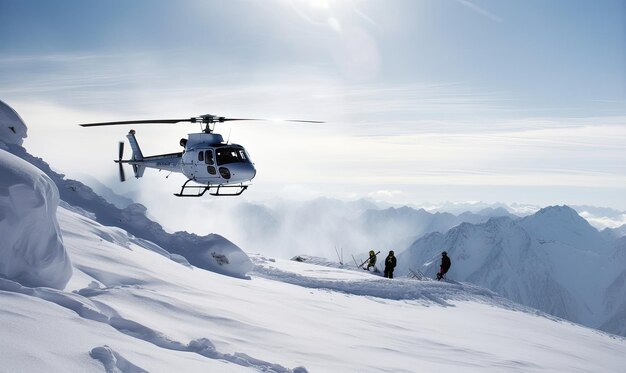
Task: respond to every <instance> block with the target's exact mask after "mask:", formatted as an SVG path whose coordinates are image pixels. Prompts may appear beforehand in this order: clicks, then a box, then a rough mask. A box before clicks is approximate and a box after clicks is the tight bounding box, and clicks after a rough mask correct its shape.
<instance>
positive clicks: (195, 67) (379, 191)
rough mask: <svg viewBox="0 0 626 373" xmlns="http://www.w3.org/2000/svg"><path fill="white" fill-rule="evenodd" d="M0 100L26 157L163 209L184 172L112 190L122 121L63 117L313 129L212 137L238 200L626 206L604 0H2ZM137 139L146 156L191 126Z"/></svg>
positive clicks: (625, 67)
mask: <svg viewBox="0 0 626 373" xmlns="http://www.w3.org/2000/svg"><path fill="white" fill-rule="evenodd" d="M0 98H1V99H2V100H3V101H4V102H6V103H7V104H9V105H11V106H12V107H13V108H14V109H15V110H17V111H18V112H19V113H20V115H21V116H22V118H23V119H24V120H25V122H26V123H27V125H28V127H29V134H28V139H26V141H25V143H24V145H25V147H26V148H27V149H28V150H29V151H30V152H31V153H33V154H35V155H37V156H41V157H43V158H44V159H46V160H47V161H48V162H49V163H51V164H52V165H53V166H54V167H55V168H56V169H58V170H59V171H61V172H63V173H65V174H66V175H68V177H79V175H85V174H87V175H90V176H93V177H96V178H98V179H99V180H100V181H102V182H104V183H105V184H107V185H109V186H110V187H111V188H113V189H114V190H116V191H119V192H124V193H133V194H134V195H136V196H138V199H139V200H140V202H142V203H144V204H146V205H147V206H148V207H149V208H150V205H151V204H158V203H159V202H160V201H163V200H164V199H167V201H168V203H172V204H175V203H178V202H172V201H173V200H175V197H173V196H172V193H173V192H175V191H177V190H178V189H179V187H180V185H181V184H182V183H183V182H184V181H185V179H184V176H182V175H176V174H174V175H172V176H171V177H167V178H166V176H169V175H167V174H166V173H163V172H161V173H159V172H156V171H154V170H148V171H147V172H146V176H145V177H144V178H143V179H140V180H131V181H128V182H126V183H125V184H123V185H122V184H120V183H119V182H118V181H117V168H116V167H115V165H114V164H113V163H112V162H111V160H112V159H113V158H115V157H116V156H117V155H116V154H117V142H118V141H120V140H124V135H125V134H126V132H127V130H128V129H126V128H123V127H111V128H90V129H87V128H81V127H78V126H77V124H78V123H85V122H104V121H114V120H135V119H151V118H179V117H182V118H185V117H191V116H197V115H201V114H206V113H211V114H217V115H223V116H227V117H252V118H290V119H305V120H320V121H324V122H325V123H324V124H293V123H291V124H285V123H280V122H273V121H268V122H253V123H243V122H242V123H237V124H228V125H221V126H218V127H217V131H218V132H221V133H222V134H223V135H224V137H225V138H228V139H229V140H230V141H232V142H235V143H239V144H242V145H244V146H245V147H246V149H247V150H248V152H249V153H250V155H251V157H252V159H253V161H254V162H255V165H256V168H257V177H256V178H255V179H254V180H253V186H252V187H250V188H249V190H248V191H246V192H245V193H244V195H245V196H244V197H243V198H245V199H247V200H252V201H255V200H266V199H269V198H273V197H275V196H288V197H293V198H299V199H305V198H311V197H319V196H328V197H335V198H343V199H355V198H363V197H365V198H372V199H377V200H382V201H386V202H391V203H403V204H409V203H411V204H420V203H426V202H439V201H459V202H463V201H484V202H504V203H514V202H519V203H532V204H537V205H541V206H546V205H555V204H577V205H580V204H589V205H595V206H604V207H611V208H616V209H621V210H626V162H625V161H626V2H624V1H619V0H616V1H610V0H599V1H578V0H552V1H534V0H529V1H526V0H524V1H522V0H519V1H513V0H511V1H496V0H492V1H490V0H483V1H479V0H471V1H470V0H414V1H399V0H397V1H396V0H394V1H375V0H370V1H367V0H363V1H356V0H354V1H349V0H341V1H340V0H337V1H332V0H308V1H305V0H301V1H298V0H274V1H250V0H248V1H200V0H198V1H192V0H183V1H175V2H174V1H164V0H156V1H154V0H151V1H147V0H134V1H122V0H111V1H99V2H97V1H78V0H67V1H37V0H33V1H17V0H0ZM135 129H136V130H137V137H138V139H139V142H140V144H141V146H142V150H143V153H144V154H148V155H152V154H160V153H170V152H175V151H179V147H178V142H179V139H180V138H181V137H184V136H185V135H186V134H187V133H190V132H194V131H196V130H197V128H196V127H193V126H191V127H189V126H185V125H182V124H181V125H175V126H143V127H141V128H135ZM128 171H129V170H128ZM150 171H152V172H150ZM127 174H129V172H127ZM170 199H171V200H172V201H170ZM184 203H188V202H184Z"/></svg>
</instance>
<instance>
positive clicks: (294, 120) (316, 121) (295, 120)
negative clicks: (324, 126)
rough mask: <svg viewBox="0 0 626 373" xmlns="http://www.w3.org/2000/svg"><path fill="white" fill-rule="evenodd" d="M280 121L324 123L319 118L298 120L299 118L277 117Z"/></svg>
mask: <svg viewBox="0 0 626 373" xmlns="http://www.w3.org/2000/svg"><path fill="white" fill-rule="evenodd" d="M277 120H279V121H282V122H301V123H326V122H322V121H319V120H300V119H277Z"/></svg>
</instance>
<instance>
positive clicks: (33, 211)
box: [0, 149, 72, 289]
mask: <svg viewBox="0 0 626 373" xmlns="http://www.w3.org/2000/svg"><path fill="white" fill-rule="evenodd" d="M58 204H59V192H58V190H57V187H56V185H55V184H54V183H53V182H52V180H50V178H49V177H48V176H46V175H45V174H44V173H43V172H41V171H40V170H39V169H37V168H36V167H34V166H33V165H31V164H30V163H28V162H26V161H24V160H22V159H20V158H18V157H16V156H14V155H12V154H10V153H7V152H6V151H4V150H1V149H0V240H1V244H0V258H1V260H0V276H2V277H5V278H8V279H12V280H15V281H18V282H20V283H22V284H25V285H28V286H48V287H52V288H57V289H62V288H63V287H64V286H65V284H67V281H68V280H69V278H70V276H71V275H72V266H71V263H70V259H69V258H68V256H67V254H66V252H65V248H64V247H63V238H62V236H61V230H60V228H59V224H58V222H57V218H56V210H57V206H58Z"/></svg>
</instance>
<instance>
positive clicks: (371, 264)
mask: <svg viewBox="0 0 626 373" xmlns="http://www.w3.org/2000/svg"><path fill="white" fill-rule="evenodd" d="M370 267H374V270H376V253H375V252H374V250H370V258H369V261H368V263H367V268H365V270H366V271H369V270H370Z"/></svg>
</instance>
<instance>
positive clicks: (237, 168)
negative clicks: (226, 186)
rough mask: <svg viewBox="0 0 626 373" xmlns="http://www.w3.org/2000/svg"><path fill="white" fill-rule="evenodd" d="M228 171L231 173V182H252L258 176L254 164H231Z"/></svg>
mask: <svg viewBox="0 0 626 373" xmlns="http://www.w3.org/2000/svg"><path fill="white" fill-rule="evenodd" d="M226 167H228V171H230V176H231V177H230V180H229V181H231V182H241V181H248V180H252V179H253V178H254V177H255V176H256V169H255V168H254V166H253V165H252V163H233V164H229V165H228V166H226Z"/></svg>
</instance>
